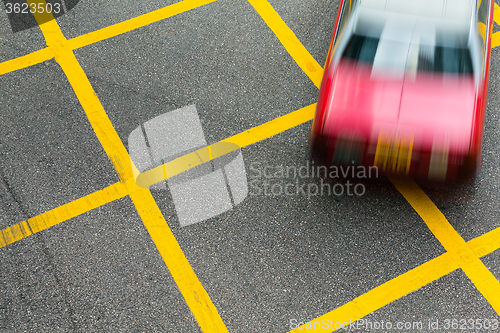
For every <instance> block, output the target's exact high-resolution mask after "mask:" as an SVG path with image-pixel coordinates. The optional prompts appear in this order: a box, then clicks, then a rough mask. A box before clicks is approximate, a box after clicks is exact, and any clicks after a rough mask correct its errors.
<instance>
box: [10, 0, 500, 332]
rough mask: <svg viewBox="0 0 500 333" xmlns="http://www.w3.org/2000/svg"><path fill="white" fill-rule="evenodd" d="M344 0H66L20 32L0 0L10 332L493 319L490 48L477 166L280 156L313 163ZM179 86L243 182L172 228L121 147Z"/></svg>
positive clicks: (167, 205)
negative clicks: (336, 171)
mask: <svg viewBox="0 0 500 333" xmlns="http://www.w3.org/2000/svg"><path fill="white" fill-rule="evenodd" d="M52 2H54V1H51V3H52ZM73 2H74V1H73ZM5 3H6V2H5ZM337 6H338V1H332V2H330V1H324V0H314V1H299V0H285V1H276V0H270V1H269V2H267V1H266V0H251V1H243V0H241V1H236V0H217V1H213V2H212V1H199V0H184V1H181V2H179V3H176V4H174V3H173V2H171V1H156V0H152V1H133V0H124V1H106V0H96V1H90V0H80V1H79V2H78V3H77V4H76V5H74V7H72V8H70V10H68V7H71V6H69V2H68V1H66V3H65V7H66V9H67V12H66V13H65V14H64V15H61V16H59V17H58V18H57V20H52V21H48V22H47V23H46V24H43V25H42V29H40V27H38V26H35V27H31V28H26V29H23V30H20V31H17V32H15V33H14V32H13V30H12V26H11V21H10V20H9V17H8V15H7V14H6V12H5V10H6V6H5V4H4V3H3V4H2V5H0V8H1V9H2V10H1V12H0V74H1V75H0V133H1V134H0V154H1V158H0V174H1V178H2V179H1V180H0V230H2V234H1V236H2V238H1V239H0V245H1V248H0V332H201V331H204V332H216V331H220V332H224V331H228V332H289V331H291V330H293V329H295V328H297V327H298V326H300V325H304V327H305V328H307V327H308V326H310V327H316V328H320V325H321V328H322V329H324V331H325V332H326V331H328V332H330V331H333V330H335V329H338V328H340V327H341V326H342V325H346V323H347V324H349V322H350V324H351V325H348V326H346V329H348V330H350V331H373V332H387V331H391V330H393V331H402V332H450V331H458V330H461V331H468V332H490V331H500V316H499V314H500V283H499V281H498V280H499V279H500V250H498V248H500V191H499V189H500V173H499V171H500V167H499V166H500V149H499V146H500V145H499V144H500V116H499V110H500V103H499V101H500V47H496V48H493V50H492V55H491V57H492V58H491V70H490V87H489V100H488V108H487V115H486V126H485V136H484V145H483V161H482V169H481V172H480V173H479V175H478V177H477V179H476V181H475V182H474V183H473V184H459V185H450V186H444V185H443V186H437V185H433V186H430V185H426V184H420V187H419V186H418V185H417V184H415V183H413V182H412V181H407V180H397V179H388V178H387V177H385V176H383V175H382V174H380V175H379V176H378V177H375V179H370V180H368V179H354V180H352V179H351V180H350V181H351V183H352V184H351V185H350V187H349V185H348V184H347V181H348V180H346V179H336V180H335V181H334V183H333V184H330V185H334V184H338V185H337V187H336V189H337V192H336V194H334V193H331V194H330V195H327V194H326V192H325V193H323V195H322V194H321V193H316V194H314V189H317V188H319V187H318V186H320V185H321V184H320V183H319V182H318V179H317V178H314V177H310V176H309V175H305V176H303V177H302V176H295V177H294V176H293V175H291V174H288V175H286V176H283V174H280V173H279V170H280V168H285V169H286V168H288V169H289V170H293V169H295V170H299V169H300V168H301V167H303V166H305V165H306V164H307V154H306V145H307V138H308V135H309V131H310V127H311V121H310V119H311V118H312V114H313V112H314V103H315V102H316V101H317V95H318V88H317V87H318V84H319V82H320V80H321V66H322V65H323V64H324V62H325V59H326V55H327V52H328V46H329V43H330V38H331V32H332V30H333V26H334V23H335V16H336V13H337ZM496 8H497V12H500V9H499V7H498V6H497V7H496ZM148 13H151V14H148ZM498 17H499V16H498V14H497V16H496V19H497V22H499V23H500V19H498ZM120 22H123V23H120ZM499 30H500V29H499V26H498V24H497V23H495V27H494V32H495V33H497V34H496V37H495V38H496V39H500V35H499V34H500V32H498V31H499ZM497 44H498V43H497ZM318 80H319V81H318ZM189 105H195V106H196V110H197V114H198V116H199V123H200V124H201V128H202V131H203V134H204V137H205V139H206V142H207V143H208V144H213V143H216V142H219V141H221V140H226V139H228V138H229V139H231V138H233V139H234V140H235V142H238V143H239V145H240V146H241V147H242V148H241V155H242V157H243V161H244V170H245V171H246V178H247V181H248V195H247V196H246V198H245V199H244V200H243V201H242V202H241V203H239V204H237V205H235V206H234V207H233V208H232V209H229V210H227V211H224V212H222V213H218V214H215V215H214V216H212V217H210V218H208V219H205V220H203V221H201V222H198V223H193V224H191V225H188V226H183V227H181V226H180V222H179V217H178V215H179V214H178V212H177V211H176V208H177V209H179V206H176V200H175V198H174V197H173V192H172V191H170V190H169V189H167V190H165V189H151V190H150V191H149V190H146V189H143V188H139V187H138V186H137V185H136V184H135V182H134V177H133V175H132V171H131V167H130V159H129V158H128V154H127V152H128V151H129V150H130V147H129V141H128V138H129V135H130V134H131V132H132V131H133V130H134V129H136V128H138V127H140V126H141V125H143V124H145V123H146V122H147V121H149V120H151V119H154V118H155V117H157V116H160V115H162V114H165V113H167V112H169V111H174V110H177V109H180V108H183V107H186V106H189ZM295 111H297V112H295ZM292 112H295V113H292ZM286 115H290V116H288V117H285V116H286ZM262 124H264V125H262ZM261 125H262V126H261ZM190 131H191V129H190V128H188V129H186V130H185V131H184V132H185V133H188V134H189V133H190ZM193 132H194V130H193ZM165 135H168V133H165ZM237 135H240V136H237ZM148 140H149V144H151V138H150V137H148ZM226 178H227V175H226ZM266 184H267V185H266ZM286 185H289V187H286ZM356 185H357V187H356V188H355V186H356ZM284 189H289V191H285V190H284ZM341 189H342V191H343V192H342V194H340V190H341ZM355 190H356V191H357V192H354V191H355ZM422 190H423V192H422ZM348 191H350V192H348ZM349 193H350V194H349ZM233 199H234V198H233ZM353 323H354V324H353ZM389 324H390V327H389V326H388V325H389ZM315 325H316V326H315ZM353 325H354V326H353ZM436 325H437V326H436ZM446 325H448V326H446ZM306 331H309V330H306ZM311 331H312V330H311Z"/></svg>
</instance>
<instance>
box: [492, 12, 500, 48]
mask: <svg viewBox="0 0 500 333" xmlns="http://www.w3.org/2000/svg"><path fill="white" fill-rule="evenodd" d="M493 21H494V22H496V24H498V25H500V6H499V5H497V4H496V3H495V8H494V11H493ZM497 46H500V31H498V32H495V33H494V34H493V36H492V37H491V48H494V47H497Z"/></svg>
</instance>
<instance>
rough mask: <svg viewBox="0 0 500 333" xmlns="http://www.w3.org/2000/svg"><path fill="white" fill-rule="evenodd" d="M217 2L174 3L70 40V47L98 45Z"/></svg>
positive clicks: (190, 0)
mask: <svg viewBox="0 0 500 333" xmlns="http://www.w3.org/2000/svg"><path fill="white" fill-rule="evenodd" d="M215 1H216V0H184V1H180V2H177V3H174V4H172V5H170V6H167V7H164V8H160V9H157V10H155V11H152V12H149V13H147V14H143V15H140V16H137V17H134V18H131V19H129V20H126V21H123V22H120V23H117V24H113V25H111V26H109V27H106V28H103V29H99V30H96V31H93V32H90V33H88V34H85V35H81V36H78V37H75V38H73V39H70V40H69V41H68V44H69V47H70V48H71V49H73V50H75V49H78V48H80V47H83V46H87V45H90V44H94V43H97V42H99V41H102V40H105V39H108V38H111V37H115V36H118V35H121V34H123V33H125V32H129V31H132V30H135V29H138V28H140V27H144V26H146V25H148V24H151V23H154V22H158V21H161V20H163V19H165V18H168V17H171V16H174V15H177V14H181V13H184V12H187V11H189V10H191V9H194V8H198V7H201V6H203V5H206V4H209V3H212V2H215Z"/></svg>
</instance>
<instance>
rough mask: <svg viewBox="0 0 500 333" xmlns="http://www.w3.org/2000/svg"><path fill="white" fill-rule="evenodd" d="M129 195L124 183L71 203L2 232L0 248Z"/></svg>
mask: <svg viewBox="0 0 500 333" xmlns="http://www.w3.org/2000/svg"><path fill="white" fill-rule="evenodd" d="M127 195H128V190H127V187H126V186H125V185H124V183H122V182H118V183H115V184H113V185H110V186H108V187H106V188H104V189H102V190H99V191H96V192H94V193H91V194H89V195H86V196H84V197H82V198H80V199H77V200H74V201H71V202H69V203H67V204H65V205H62V206H59V207H57V208H54V209H52V210H49V211H48V212H45V213H43V214H40V215H38V216H35V217H33V218H30V219H28V220H26V221H23V222H20V223H18V224H16V225H13V226H11V227H9V228H6V229H4V230H2V231H0V248H1V247H4V246H6V245H8V244H12V243H14V242H16V241H18V240H20V239H23V238H26V237H28V236H30V235H32V234H34V233H37V232H39V231H42V230H45V229H47V228H50V227H52V226H54V225H56V224H58V223H61V222H64V221H67V220H69V219H71V218H73V217H75V216H78V215H81V214H84V213H86V212H88V211H90V210H92V209H95V208H97V207H101V206H103V205H105V204H107V203H109V202H112V201H114V200H118V199H121V198H123V197H125V196H127Z"/></svg>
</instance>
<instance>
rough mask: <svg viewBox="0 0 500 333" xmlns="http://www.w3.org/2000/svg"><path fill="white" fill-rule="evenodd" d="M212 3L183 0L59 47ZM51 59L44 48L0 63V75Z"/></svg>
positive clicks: (91, 40)
mask: <svg viewBox="0 0 500 333" xmlns="http://www.w3.org/2000/svg"><path fill="white" fill-rule="evenodd" d="M214 1H216V0H183V1H180V2H177V3H174V4H172V5H169V6H166V7H164V8H160V9H157V10H155V11H152V12H149V13H146V14H142V15H139V16H137V17H134V18H131V19H129V20H126V21H123V22H120V23H117V24H113V25H110V26H108V27H106V28H102V29H99V30H96V31H93V32H89V33H87V34H84V35H81V36H78V37H75V38H72V39H70V40H67V39H63V40H60V43H61V46H64V47H67V48H70V49H71V50H76V49H78V48H81V47H84V46H87V45H91V44H94V43H97V42H100V41H103V40H105V39H109V38H112V37H115V36H118V35H121V34H123V33H126V32H129V31H132V30H135V29H138V28H140V27H144V26H146V25H149V24H151V23H154V22H158V21H161V20H163V19H166V18H168V17H172V16H174V15H177V14H181V13H184V12H186V11H189V10H191V9H195V8H198V7H201V6H203V5H206V4H209V3H212V2H214ZM53 57H54V54H53V53H52V49H51V48H44V49H42V50H39V51H35V52H33V53H30V54H27V55H25V56H22V57H19V58H16V59H13V60H8V61H5V62H2V63H0V75H3V74H6V73H10V72H13V71H16V70H19V69H23V68H26V67H29V66H33V65H36V64H39V63H41V62H44V61H46V60H49V59H52V58H53Z"/></svg>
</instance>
